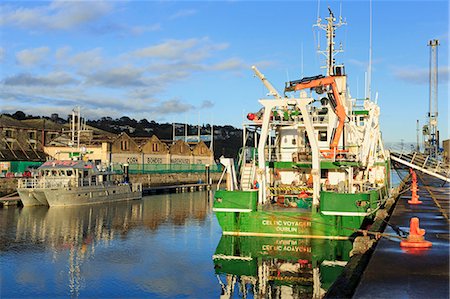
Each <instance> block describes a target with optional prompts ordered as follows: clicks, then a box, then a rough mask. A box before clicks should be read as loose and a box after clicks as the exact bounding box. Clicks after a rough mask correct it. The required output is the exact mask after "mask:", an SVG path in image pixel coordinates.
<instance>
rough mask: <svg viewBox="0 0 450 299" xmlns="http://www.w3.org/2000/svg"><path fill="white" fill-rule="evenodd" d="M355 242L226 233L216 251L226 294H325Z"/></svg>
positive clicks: (297, 295) (217, 264)
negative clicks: (236, 235)
mask: <svg viewBox="0 0 450 299" xmlns="http://www.w3.org/2000/svg"><path fill="white" fill-rule="evenodd" d="M351 248H352V244H351V242H350V241H346V240H339V241H336V240H320V239H290V238H282V239H277V238H257V237H235V236H222V238H221V240H220V242H219V245H218V246H217V249H216V252H215V254H214V256H213V260H214V268H215V272H216V275H217V279H218V281H219V284H220V286H221V289H222V296H221V298H232V297H236V296H238V297H243V298H247V297H257V298H321V297H322V296H323V295H324V294H325V292H326V291H327V290H328V288H329V287H330V286H331V285H332V284H333V282H334V281H335V279H336V278H337V276H339V274H340V273H341V272H342V270H343V269H344V267H345V265H346V263H347V261H348V260H349V255H348V254H349V252H350V250H351Z"/></svg>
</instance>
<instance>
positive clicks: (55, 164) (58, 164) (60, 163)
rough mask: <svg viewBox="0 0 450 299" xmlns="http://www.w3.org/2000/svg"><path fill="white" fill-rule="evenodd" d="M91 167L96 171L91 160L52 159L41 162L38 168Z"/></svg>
mask: <svg viewBox="0 0 450 299" xmlns="http://www.w3.org/2000/svg"><path fill="white" fill-rule="evenodd" d="M67 168H70V169H86V170H87V169H92V170H94V172H98V170H97V168H96V167H95V165H94V164H93V163H92V162H87V161H81V160H79V161H73V160H52V161H47V162H45V163H44V164H42V165H41V166H40V167H39V169H67Z"/></svg>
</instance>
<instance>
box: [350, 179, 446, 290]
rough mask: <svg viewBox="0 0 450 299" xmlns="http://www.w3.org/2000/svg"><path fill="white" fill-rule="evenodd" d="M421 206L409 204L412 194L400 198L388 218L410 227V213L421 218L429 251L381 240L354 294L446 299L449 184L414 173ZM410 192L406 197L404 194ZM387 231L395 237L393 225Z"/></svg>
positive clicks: (403, 228)
mask: <svg viewBox="0 0 450 299" xmlns="http://www.w3.org/2000/svg"><path fill="white" fill-rule="evenodd" d="M417 176H418V183H419V192H418V195H419V197H420V198H419V200H421V201H422V202H423V203H422V204H420V205H415V206H414V205H409V204H408V202H407V201H408V199H410V197H411V192H410V191H408V192H407V193H405V195H404V196H401V197H400V199H399V201H398V202H397V205H396V207H395V209H394V211H393V214H392V216H391V218H390V220H389V222H390V223H392V224H395V225H397V226H399V227H400V228H401V229H402V230H404V231H407V232H408V231H409V221H410V218H411V217H418V218H419V219H420V228H423V229H425V230H426V233H425V240H427V241H430V242H432V243H433V246H432V247H431V248H429V249H415V250H406V249H402V248H400V244H399V243H400V241H399V240H396V241H393V240H388V239H384V238H383V239H381V240H380V242H379V243H378V245H377V247H376V249H375V252H374V253H373V256H372V258H371V260H370V262H369V264H368V265H367V268H366V270H365V271H364V274H363V276H362V279H361V281H360V284H359V286H358V287H357V289H356V291H355V294H354V296H353V297H354V298H449V295H450V294H449V283H448V282H449V278H450V277H449V249H450V246H449V197H450V186H449V184H448V183H447V184H446V185H445V186H443V185H442V184H443V183H442V180H439V179H436V178H433V177H431V176H428V175H423V174H421V173H419V172H417ZM408 195H409V196H408ZM385 233H388V234H392V235H395V232H394V231H393V230H392V228H391V227H389V226H388V227H387V228H386V230H385Z"/></svg>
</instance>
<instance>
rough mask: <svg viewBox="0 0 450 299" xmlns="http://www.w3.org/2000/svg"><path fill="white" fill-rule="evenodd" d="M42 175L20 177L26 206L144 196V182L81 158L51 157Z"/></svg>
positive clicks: (108, 200) (70, 203) (84, 202)
mask: <svg viewBox="0 0 450 299" xmlns="http://www.w3.org/2000/svg"><path fill="white" fill-rule="evenodd" d="M38 172H39V175H38V176H36V177H34V178H26V179H20V180H19V182H18V188H17V192H18V193H19V196H20V200H21V201H22V204H23V205H24V206H36V205H43V206H50V207H53V206H74V205H85V204H96V203H105V202H114V201H122V200H132V199H140V198H142V185H141V184H131V183H129V182H128V176H126V177H125V179H124V180H123V181H116V180H113V179H112V176H113V173H111V172H107V171H100V170H99V169H98V168H97V166H96V165H95V164H94V163H92V162H90V161H84V160H83V159H81V160H51V161H47V162H45V163H44V164H42V165H41V166H40V167H39V168H38Z"/></svg>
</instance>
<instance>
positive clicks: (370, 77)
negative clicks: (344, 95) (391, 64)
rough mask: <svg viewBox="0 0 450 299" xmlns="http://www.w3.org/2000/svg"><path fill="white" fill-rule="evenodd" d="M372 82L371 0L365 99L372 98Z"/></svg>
mask: <svg viewBox="0 0 450 299" xmlns="http://www.w3.org/2000/svg"><path fill="white" fill-rule="evenodd" d="M371 81H372V0H370V1H369V67H368V70H367V96H366V98H368V99H371V98H372V90H371Z"/></svg>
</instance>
